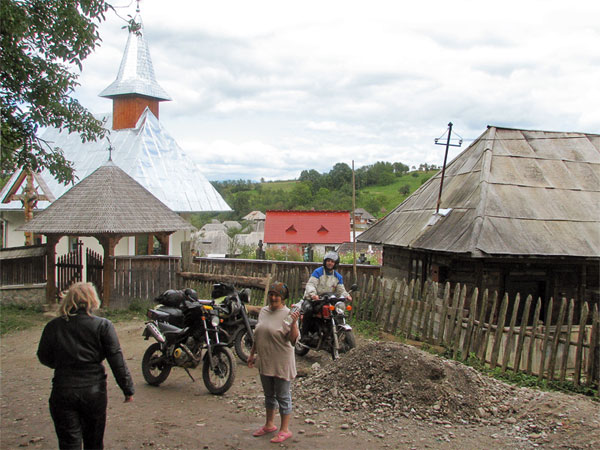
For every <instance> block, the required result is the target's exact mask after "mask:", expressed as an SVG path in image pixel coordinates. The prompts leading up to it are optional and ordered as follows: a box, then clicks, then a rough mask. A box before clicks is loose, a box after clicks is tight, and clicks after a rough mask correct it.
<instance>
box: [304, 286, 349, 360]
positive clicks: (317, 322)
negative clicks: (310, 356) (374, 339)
mask: <svg viewBox="0 0 600 450" xmlns="http://www.w3.org/2000/svg"><path fill="white" fill-rule="evenodd" d="M357 289H358V286H357V285H355V284H354V285H352V287H351V288H350V292H353V291H356V290H357ZM295 306H298V307H299V308H300V311H301V314H300V318H299V319H298V320H299V327H300V329H302V320H304V313H305V312H306V308H307V307H311V308H312V311H313V315H312V319H311V332H310V333H308V336H303V337H302V339H298V342H297V343H296V347H295V349H294V350H295V352H296V355H298V356H304V355H306V354H307V353H308V351H309V350H316V351H319V350H326V351H327V352H328V353H329V354H330V355H331V357H332V358H333V359H334V360H336V359H337V358H339V356H340V353H346V352H347V351H349V350H351V349H353V348H354V347H356V338H355V337H354V332H353V331H352V327H351V326H350V325H348V324H347V323H346V311H347V310H350V309H351V306H350V305H349V304H348V302H347V299H346V298H345V297H336V296H335V295H322V296H320V297H319V299H318V300H313V301H312V302H308V301H307V300H301V301H300V302H299V303H297V304H296V305H295Z"/></svg>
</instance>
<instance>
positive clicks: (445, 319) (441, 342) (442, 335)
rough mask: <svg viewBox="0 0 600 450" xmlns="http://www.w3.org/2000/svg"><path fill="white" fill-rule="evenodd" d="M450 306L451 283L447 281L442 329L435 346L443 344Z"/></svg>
mask: <svg viewBox="0 0 600 450" xmlns="http://www.w3.org/2000/svg"><path fill="white" fill-rule="evenodd" d="M449 305H450V283H449V282H448V281H446V286H445V288H444V299H443V300H442V313H441V314H440V327H439V329H438V337H437V339H436V340H435V344H436V345H439V344H443V343H444V342H445V341H444V331H445V330H446V321H447V320H448V317H447V316H448V307H449Z"/></svg>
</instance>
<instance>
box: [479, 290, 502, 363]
mask: <svg viewBox="0 0 600 450" xmlns="http://www.w3.org/2000/svg"><path fill="white" fill-rule="evenodd" d="M496 306H498V291H494V293H493V294H492V308H491V309H490V316H489V318H488V323H487V329H486V330H485V333H484V336H483V340H482V342H481V350H480V352H481V353H480V354H481V356H480V359H481V360H482V361H483V362H484V363H485V362H486V360H487V349H488V346H489V343H490V336H491V335H492V322H493V321H494V317H495V316H496ZM491 360H492V358H491V355H490V361H491Z"/></svg>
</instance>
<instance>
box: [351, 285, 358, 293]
mask: <svg viewBox="0 0 600 450" xmlns="http://www.w3.org/2000/svg"><path fill="white" fill-rule="evenodd" d="M356 291H358V284H356V283H354V284H353V285H352V286H350V292H356Z"/></svg>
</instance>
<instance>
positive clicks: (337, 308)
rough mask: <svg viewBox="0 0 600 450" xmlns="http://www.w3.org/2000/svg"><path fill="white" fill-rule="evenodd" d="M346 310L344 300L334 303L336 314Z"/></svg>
mask: <svg viewBox="0 0 600 450" xmlns="http://www.w3.org/2000/svg"><path fill="white" fill-rule="evenodd" d="M345 311H346V303H344V302H337V303H336V304H335V312H336V313H338V314H344V312H345Z"/></svg>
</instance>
